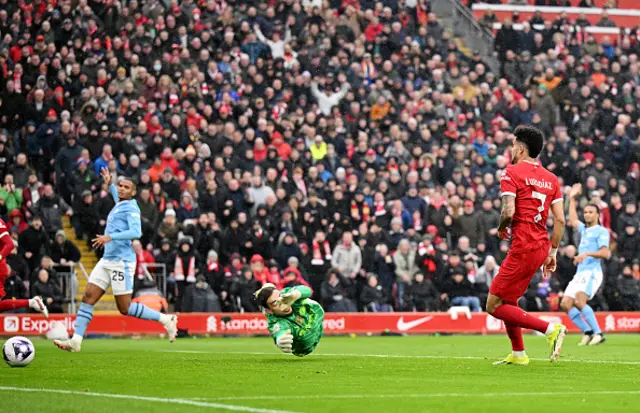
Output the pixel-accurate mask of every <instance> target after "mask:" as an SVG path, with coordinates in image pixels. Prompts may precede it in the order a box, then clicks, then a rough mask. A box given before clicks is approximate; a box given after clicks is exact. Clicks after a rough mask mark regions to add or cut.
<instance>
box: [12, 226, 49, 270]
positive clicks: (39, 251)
mask: <svg viewBox="0 0 640 413" xmlns="http://www.w3.org/2000/svg"><path fill="white" fill-rule="evenodd" d="M48 246H49V237H48V236H47V233H46V231H45V230H44V228H41V229H40V231H36V230H35V228H33V227H32V226H30V227H29V228H27V229H25V230H24V231H22V232H21V233H20V235H19V236H18V253H19V254H20V255H21V256H23V257H24V258H25V259H26V260H27V262H28V263H29V267H30V268H32V269H33V268H35V267H37V266H38V265H40V258H41V257H42V256H43V255H44V254H46V253H47V252H48ZM27 252H30V253H32V254H33V256H32V257H31V258H27V257H26V256H25V254H26V253H27Z"/></svg>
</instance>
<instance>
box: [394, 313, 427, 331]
mask: <svg viewBox="0 0 640 413" xmlns="http://www.w3.org/2000/svg"><path fill="white" fill-rule="evenodd" d="M432 318H433V316H431V315H430V316H427V317H422V318H419V319H417V320H413V321H409V322H405V321H404V317H400V319H399V320H398V325H397V327H398V331H408V330H411V329H412V328H415V327H417V326H419V325H420V324H424V323H426V322H427V321H429V320H431V319H432Z"/></svg>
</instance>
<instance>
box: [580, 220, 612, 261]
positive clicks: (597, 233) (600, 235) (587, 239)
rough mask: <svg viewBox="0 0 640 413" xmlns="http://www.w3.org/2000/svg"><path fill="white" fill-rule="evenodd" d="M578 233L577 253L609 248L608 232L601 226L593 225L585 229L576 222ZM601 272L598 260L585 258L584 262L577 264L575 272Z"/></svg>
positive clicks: (582, 224)
mask: <svg viewBox="0 0 640 413" xmlns="http://www.w3.org/2000/svg"><path fill="white" fill-rule="evenodd" d="M578 233H579V234H580V246H579V247H578V253H579V254H582V253H583V252H598V251H600V248H602V247H607V248H609V231H607V229H606V228H605V227H603V226H602V225H594V226H592V227H589V228H587V226H586V225H585V224H584V223H582V222H578ZM596 269H597V270H600V271H601V270H602V266H601V264H600V259H599V258H594V257H587V258H586V259H585V260H584V261H582V262H581V263H580V264H578V269H577V272H578V273H579V272H582V271H587V270H596Z"/></svg>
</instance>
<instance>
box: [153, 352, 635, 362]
mask: <svg viewBox="0 0 640 413" xmlns="http://www.w3.org/2000/svg"><path fill="white" fill-rule="evenodd" d="M159 352H161V353H186V354H249V355H257V356H276V355H279V354H278V353H269V352H266V351H265V352H257V351H256V352H252V351H220V352H217V351H203V350H159ZM314 356H316V357H317V356H323V357H372V358H399V359H434V360H440V359H445V360H446V359H449V360H491V359H492V357H479V356H405V355H397V354H351V353H317V354H315V353H314ZM285 357H286V356H285ZM530 360H534V361H549V359H547V358H530ZM560 362H565V363H588V364H628V365H640V361H625V360H582V359H567V358H560Z"/></svg>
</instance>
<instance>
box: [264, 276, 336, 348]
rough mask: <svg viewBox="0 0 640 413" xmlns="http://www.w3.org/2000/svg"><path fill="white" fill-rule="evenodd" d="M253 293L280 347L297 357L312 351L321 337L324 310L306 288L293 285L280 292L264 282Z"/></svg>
mask: <svg viewBox="0 0 640 413" xmlns="http://www.w3.org/2000/svg"><path fill="white" fill-rule="evenodd" d="M255 296H256V299H257V301H258V305H260V307H261V308H262V310H263V312H264V314H265V315H266V316H267V321H268V323H269V332H270V333H271V336H272V337H273V339H274V341H275V343H276V345H277V346H278V347H279V348H280V350H282V351H283V352H284V353H293V354H294V355H296V356H298V357H304V356H306V355H308V354H311V352H312V351H313V350H315V348H316V347H317V346H318V343H319V342H320V338H321V337H322V332H323V325H322V322H323V320H324V310H323V309H322V307H321V306H320V304H318V303H317V302H315V301H313V300H311V299H310V298H309V297H310V296H311V289H310V288H309V287H304V286H297V287H291V288H284V289H283V290H282V291H280V290H278V289H277V288H276V286H275V285H273V284H265V285H263V286H262V288H260V289H259V290H258V291H256V293H255Z"/></svg>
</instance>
